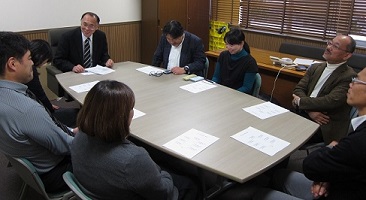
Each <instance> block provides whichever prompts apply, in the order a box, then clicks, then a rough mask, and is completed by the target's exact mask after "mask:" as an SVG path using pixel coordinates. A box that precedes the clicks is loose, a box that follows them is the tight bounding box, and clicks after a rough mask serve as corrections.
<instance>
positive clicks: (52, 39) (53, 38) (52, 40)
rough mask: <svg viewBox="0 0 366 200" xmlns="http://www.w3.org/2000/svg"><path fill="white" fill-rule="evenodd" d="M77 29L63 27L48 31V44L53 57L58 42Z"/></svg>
mask: <svg viewBox="0 0 366 200" xmlns="http://www.w3.org/2000/svg"><path fill="white" fill-rule="evenodd" d="M75 28H76V27H63V28H54V29H50V30H48V43H49V44H50V46H51V48H52V55H53V57H54V56H55V54H56V51H57V46H58V42H59V41H60V39H61V36H62V34H64V33H65V32H67V31H70V30H72V29H75Z"/></svg>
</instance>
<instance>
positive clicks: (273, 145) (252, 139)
mask: <svg viewBox="0 0 366 200" xmlns="http://www.w3.org/2000/svg"><path fill="white" fill-rule="evenodd" d="M231 137H232V138H234V139H235V140H238V141H239V142H241V143H244V144H246V145H248V146H250V147H253V148H255V149H257V150H259V151H261V152H263V153H265V154H268V155H270V156H273V155H275V154H276V153H277V152H279V151H281V150H282V149H284V148H285V147H287V146H288V145H289V144H290V143H289V142H287V141H284V140H282V139H280V138H277V137H275V136H273V135H270V134H267V133H265V132H262V131H260V130H258V129H255V128H253V127H248V128H247V129H244V130H242V131H240V132H239V133H237V134H235V135H232V136H231Z"/></svg>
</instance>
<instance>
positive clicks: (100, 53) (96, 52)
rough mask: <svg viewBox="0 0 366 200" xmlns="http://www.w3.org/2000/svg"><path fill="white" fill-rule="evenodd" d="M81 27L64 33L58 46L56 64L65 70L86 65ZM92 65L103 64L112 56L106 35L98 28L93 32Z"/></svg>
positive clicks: (54, 60) (54, 61)
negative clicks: (109, 52)
mask: <svg viewBox="0 0 366 200" xmlns="http://www.w3.org/2000/svg"><path fill="white" fill-rule="evenodd" d="M81 34H82V33H81V29H80V27H78V28H75V29H73V30H71V31H69V32H66V33H64V34H63V35H62V36H61V39H60V41H59V43H58V46H57V51H56V54H55V58H54V59H53V63H54V65H56V67H57V68H59V69H60V70H61V71H63V72H67V71H72V68H73V67H74V66H75V65H78V64H80V65H82V66H83V65H84V61H83V54H84V53H83V41H82V36H81ZM92 46H93V47H92V48H93V52H92V59H93V64H92V66H96V65H102V66H105V63H106V62H107V60H108V59H109V58H110V56H109V54H108V45H107V37H106V35H105V34H104V33H103V32H102V31H100V30H96V31H95V32H94V34H93V41H92Z"/></svg>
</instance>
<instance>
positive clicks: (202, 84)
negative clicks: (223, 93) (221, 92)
mask: <svg viewBox="0 0 366 200" xmlns="http://www.w3.org/2000/svg"><path fill="white" fill-rule="evenodd" d="M215 87H217V86H216V85H215V84H214V83H210V82H208V81H198V82H194V83H191V84H187V85H183V86H181V87H180V88H182V89H183V90H187V91H189V92H192V93H199V92H202V91H205V90H209V89H212V88H215Z"/></svg>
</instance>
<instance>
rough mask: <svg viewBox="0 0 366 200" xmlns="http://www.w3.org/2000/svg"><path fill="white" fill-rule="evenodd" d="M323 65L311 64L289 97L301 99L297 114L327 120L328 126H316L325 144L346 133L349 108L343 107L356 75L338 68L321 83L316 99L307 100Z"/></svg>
mask: <svg viewBox="0 0 366 200" xmlns="http://www.w3.org/2000/svg"><path fill="white" fill-rule="evenodd" d="M326 65H327V64H326V63H320V64H314V65H313V66H312V67H311V68H309V69H308V71H307V72H306V73H305V76H304V77H303V78H302V79H301V80H300V82H299V83H298V84H297V85H296V87H295V89H294V91H293V93H294V94H295V95H297V96H299V97H300V98H301V100H300V106H299V109H300V110H306V111H317V112H324V113H327V115H328V116H329V117H330V122H329V123H328V124H325V125H321V126H320V129H321V131H322V135H323V139H324V142H325V143H326V144H328V143H330V142H332V141H333V140H336V141H339V140H340V139H341V138H343V137H344V136H346V135H347V133H348V127H349V124H350V117H349V112H350V110H351V107H350V106H349V105H348V104H347V92H348V88H349V83H350V82H351V80H352V77H354V76H356V72H355V71H354V70H353V69H352V68H351V67H348V66H347V64H343V65H341V66H339V67H338V68H337V69H335V70H334V71H333V72H332V74H331V75H330V76H329V78H328V79H327V80H326V81H325V83H324V85H323V87H322V88H321V89H320V91H319V93H318V96H317V97H316V98H311V97H310V94H311V92H312V91H313V90H314V87H315V85H316V83H317V82H318V80H319V78H320V76H321V74H322V73H323V71H324V69H325V67H326Z"/></svg>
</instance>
